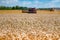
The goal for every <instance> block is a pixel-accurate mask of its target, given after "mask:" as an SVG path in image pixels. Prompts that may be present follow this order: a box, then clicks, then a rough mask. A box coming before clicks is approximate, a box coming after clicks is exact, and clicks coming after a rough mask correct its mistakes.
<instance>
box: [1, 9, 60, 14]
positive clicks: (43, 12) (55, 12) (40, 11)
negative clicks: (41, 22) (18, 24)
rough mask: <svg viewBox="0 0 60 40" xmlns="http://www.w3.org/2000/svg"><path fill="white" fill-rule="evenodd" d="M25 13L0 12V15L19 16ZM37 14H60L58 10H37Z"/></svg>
mask: <svg viewBox="0 0 60 40" xmlns="http://www.w3.org/2000/svg"><path fill="white" fill-rule="evenodd" d="M25 12H27V11H26V10H25V11H23V12H22V10H0V14H7V13H8V14H21V13H25ZM36 12H37V14H60V10H56V11H48V10H37V11H36Z"/></svg>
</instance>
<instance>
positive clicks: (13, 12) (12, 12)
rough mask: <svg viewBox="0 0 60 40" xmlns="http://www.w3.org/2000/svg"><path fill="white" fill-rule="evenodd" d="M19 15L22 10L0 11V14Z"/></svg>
mask: <svg viewBox="0 0 60 40" xmlns="http://www.w3.org/2000/svg"><path fill="white" fill-rule="evenodd" d="M7 13H8V14H20V13H22V10H0V14H7Z"/></svg>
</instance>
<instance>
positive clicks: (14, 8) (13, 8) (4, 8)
mask: <svg viewBox="0 0 60 40" xmlns="http://www.w3.org/2000/svg"><path fill="white" fill-rule="evenodd" d="M27 9H28V8H27V7H20V6H13V7H6V6H0V10H27Z"/></svg>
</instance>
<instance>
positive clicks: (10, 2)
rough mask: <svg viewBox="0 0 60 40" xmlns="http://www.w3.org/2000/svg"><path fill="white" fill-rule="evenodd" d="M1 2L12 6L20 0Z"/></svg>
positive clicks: (4, 0)
mask: <svg viewBox="0 0 60 40" xmlns="http://www.w3.org/2000/svg"><path fill="white" fill-rule="evenodd" d="M1 2H2V3H5V4H12V3H17V2H18V0H2V1H1Z"/></svg>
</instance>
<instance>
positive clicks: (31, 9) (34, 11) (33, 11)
mask: <svg viewBox="0 0 60 40" xmlns="http://www.w3.org/2000/svg"><path fill="white" fill-rule="evenodd" d="M28 13H36V9H35V8H29V10H28Z"/></svg>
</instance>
